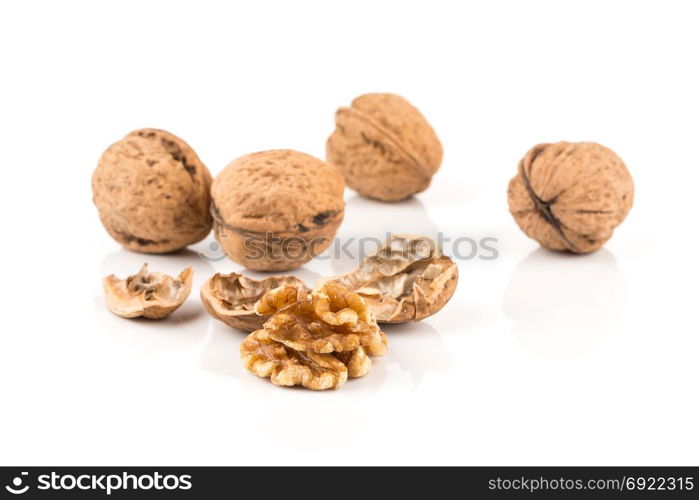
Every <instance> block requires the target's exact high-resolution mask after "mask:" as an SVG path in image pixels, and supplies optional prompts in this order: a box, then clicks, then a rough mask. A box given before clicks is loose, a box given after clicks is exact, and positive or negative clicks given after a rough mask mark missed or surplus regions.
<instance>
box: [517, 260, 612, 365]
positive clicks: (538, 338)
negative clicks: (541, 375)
mask: <svg viewBox="0 0 699 500" xmlns="http://www.w3.org/2000/svg"><path fill="white" fill-rule="evenodd" d="M624 299H625V281H624V275H623V273H622V272H621V270H620V269H619V267H618V266H617V263H616V260H615V259H614V256H613V255H612V253H611V252H610V251H609V250H607V249H604V248H603V249H601V250H599V251H598V252H595V253H593V254H590V255H569V254H564V253H557V252H551V251H549V250H546V249H543V248H539V249H537V250H535V251H534V252H532V253H531V254H529V256H528V257H526V258H525V259H524V260H523V261H522V262H520V263H519V265H518V266H517V268H516V269H515V270H514V272H513V273H512V276H511V277H510V281H509V284H508V286H507V291H506V293H505V298H504V301H503V309H504V311H505V314H506V315H507V316H508V317H509V318H510V319H512V320H513V321H514V322H515V324H514V327H513V334H514V335H516V337H517V339H518V340H519V341H520V342H522V343H523V344H525V345H526V346H527V347H528V348H529V349H531V350H532V351H536V352H537V353H539V354H542V355H544V356H548V355H565V356H575V355H577V354H579V353H583V352H586V351H588V350H590V349H594V348H595V346H597V345H599V344H600V343H601V342H602V341H603V340H604V338H605V337H607V336H608V335H611V334H613V333H614V330H615V328H616V325H617V323H618V319H619V316H620V313H621V309H622V307H623V304H624Z"/></svg>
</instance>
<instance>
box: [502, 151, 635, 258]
mask: <svg viewBox="0 0 699 500" xmlns="http://www.w3.org/2000/svg"><path fill="white" fill-rule="evenodd" d="M507 195H508V202H509V207H510V213H511V214H512V216H513V217H514V219H515V221H516V222H517V224H518V225H519V227H520V228H521V229H522V230H523V231H524V232H525V233H526V235H527V236H529V237H530V238H533V239H535V240H536V241H538V242H539V243H540V244H541V245H542V246H544V247H546V248H549V249H551V250H567V251H570V252H573V253H589V252H593V251H595V250H598V249H600V248H601V247H602V246H603V245H604V244H605V242H607V240H609V238H611V237H612V233H613V232H614V229H615V228H616V227H617V226H618V225H619V224H621V223H622V221H623V220H624V219H625V218H626V215H627V214H628V213H629V210H630V209H631V205H632V204H633V197H634V185H633V180H632V179H631V175H630V174H629V171H628V170H627V169H626V165H624V162H623V161H622V160H621V158H619V157H618V156H617V155H616V153H614V151H612V150H611V149H609V148H606V147H604V146H601V145H599V144H596V143H594V142H579V143H570V142H558V143H555V144H539V145H537V146H534V147H533V148H532V149H530V150H529V152H527V154H526V155H525V156H524V158H523V159H522V160H521V161H520V163H519V167H518V173H517V175H516V176H515V177H514V178H513V179H512V180H511V181H510V184H509V188H508V192H507Z"/></svg>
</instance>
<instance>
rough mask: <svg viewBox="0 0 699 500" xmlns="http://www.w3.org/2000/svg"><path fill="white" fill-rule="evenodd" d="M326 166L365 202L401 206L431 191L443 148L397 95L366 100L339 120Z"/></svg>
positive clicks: (366, 97)
mask: <svg viewBox="0 0 699 500" xmlns="http://www.w3.org/2000/svg"><path fill="white" fill-rule="evenodd" d="M335 123H336V128H335V131H334V132H333V134H332V135H331V136H330V138H329V139H328V141H327V144H326V151H327V158H328V161H329V162H331V163H332V164H334V165H336V166H337V167H338V168H339V169H340V172H342V175H344V177H345V180H346V181H347V185H348V186H349V187H351V188H352V189H354V190H355V191H357V192H358V193H359V194H361V195H362V196H366V197H369V198H375V199H377V200H382V201H397V200H402V199H404V198H407V197H408V196H411V195H413V194H415V193H419V192H421V191H424V190H425V189H427V187H428V186H429V185H430V181H431V180H432V176H433V175H434V174H435V172H437V170H438V169H439V166H440V164H441V163H442V145H441V143H440V142H439V139H438V138H437V134H435V132H434V130H433V129H432V127H431V126H430V124H429V123H427V120H426V119H425V117H424V116H422V114H421V113H420V112H419V111H418V110H417V108H415V107H414V106H412V105H411V104H410V103H409V102H408V101H406V100H405V99H403V98H402V97H400V96H397V95H395V94H365V95H362V96H360V97H357V98H356V99H355V100H354V101H352V105H351V106H350V107H349V108H340V109H339V110H338V111H337V113H336V114H335Z"/></svg>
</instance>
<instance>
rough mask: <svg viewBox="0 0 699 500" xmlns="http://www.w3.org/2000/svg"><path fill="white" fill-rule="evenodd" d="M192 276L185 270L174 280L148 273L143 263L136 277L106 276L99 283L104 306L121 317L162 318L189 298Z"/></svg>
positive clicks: (190, 270) (191, 273)
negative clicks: (104, 298)
mask: <svg viewBox="0 0 699 500" xmlns="http://www.w3.org/2000/svg"><path fill="white" fill-rule="evenodd" d="M193 274H194V273H193V271H192V268H191V267H188V268H187V269H185V270H184V271H182V272H181V273H180V275H179V276H178V277H177V278H172V277H171V276H168V275H167V274H162V273H149V272H148V264H143V267H142V268H141V270H140V271H139V272H138V273H137V274H135V275H133V276H129V277H128V278H126V279H123V280H120V279H119V278H117V277H116V276H114V275H113V274H112V275H109V276H107V277H106V278H104V281H103V285H104V294H105V296H106V298H107V306H108V307H109V310H110V311H112V312H113V313H114V314H116V315H117V316H121V317H122V318H138V317H141V316H143V317H146V318H149V319H162V318H164V317H166V316H168V315H170V314H171V313H172V312H174V311H175V310H176V309H177V308H178V307H180V306H181V305H182V304H183V303H184V301H185V300H186V299H187V297H189V293H190V292H191V291H192V276H193Z"/></svg>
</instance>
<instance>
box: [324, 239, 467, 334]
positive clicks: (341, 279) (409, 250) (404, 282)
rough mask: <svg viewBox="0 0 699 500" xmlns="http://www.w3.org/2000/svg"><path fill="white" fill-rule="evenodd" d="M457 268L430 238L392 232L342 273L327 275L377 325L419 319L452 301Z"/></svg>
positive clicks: (456, 280) (457, 273)
mask: <svg viewBox="0 0 699 500" xmlns="http://www.w3.org/2000/svg"><path fill="white" fill-rule="evenodd" d="M458 276H459V272H458V268H457V266H456V264H455V263H454V261H452V260H451V259H450V258H449V257H447V256H445V255H443V254H442V253H441V252H440V251H439V249H438V248H437V244H436V243H435V242H434V241H432V240H431V239H429V238H426V237H418V236H411V235H395V236H393V237H392V238H391V239H390V240H389V241H388V242H386V244H385V245H384V246H383V247H381V248H380V249H379V250H378V251H377V252H376V253H375V254H374V255H371V256H369V257H366V258H365V259H363V260H362V262H361V263H360V265H359V267H357V269H355V270H354V271H351V272H349V273H347V274H343V275H340V276H336V277H334V278H328V279H327V281H329V282H335V283H339V284H341V285H343V286H345V287H347V288H348V289H350V290H352V291H354V292H355V293H356V294H357V295H359V296H360V297H362V298H363V299H364V301H365V302H366V303H367V305H368V306H369V308H370V309H371V312H372V314H373V316H374V317H375V318H376V321H377V322H379V323H403V322H406V321H411V320H412V321H420V320H422V319H425V318H427V317H428V316H431V315H433V314H435V313H436V312H437V311H439V310H440V309H441V308H442V307H444V305H445V304H446V303H447V302H448V301H449V299H451V297H452V295H454V291H455V290H456V284H457V282H458Z"/></svg>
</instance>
